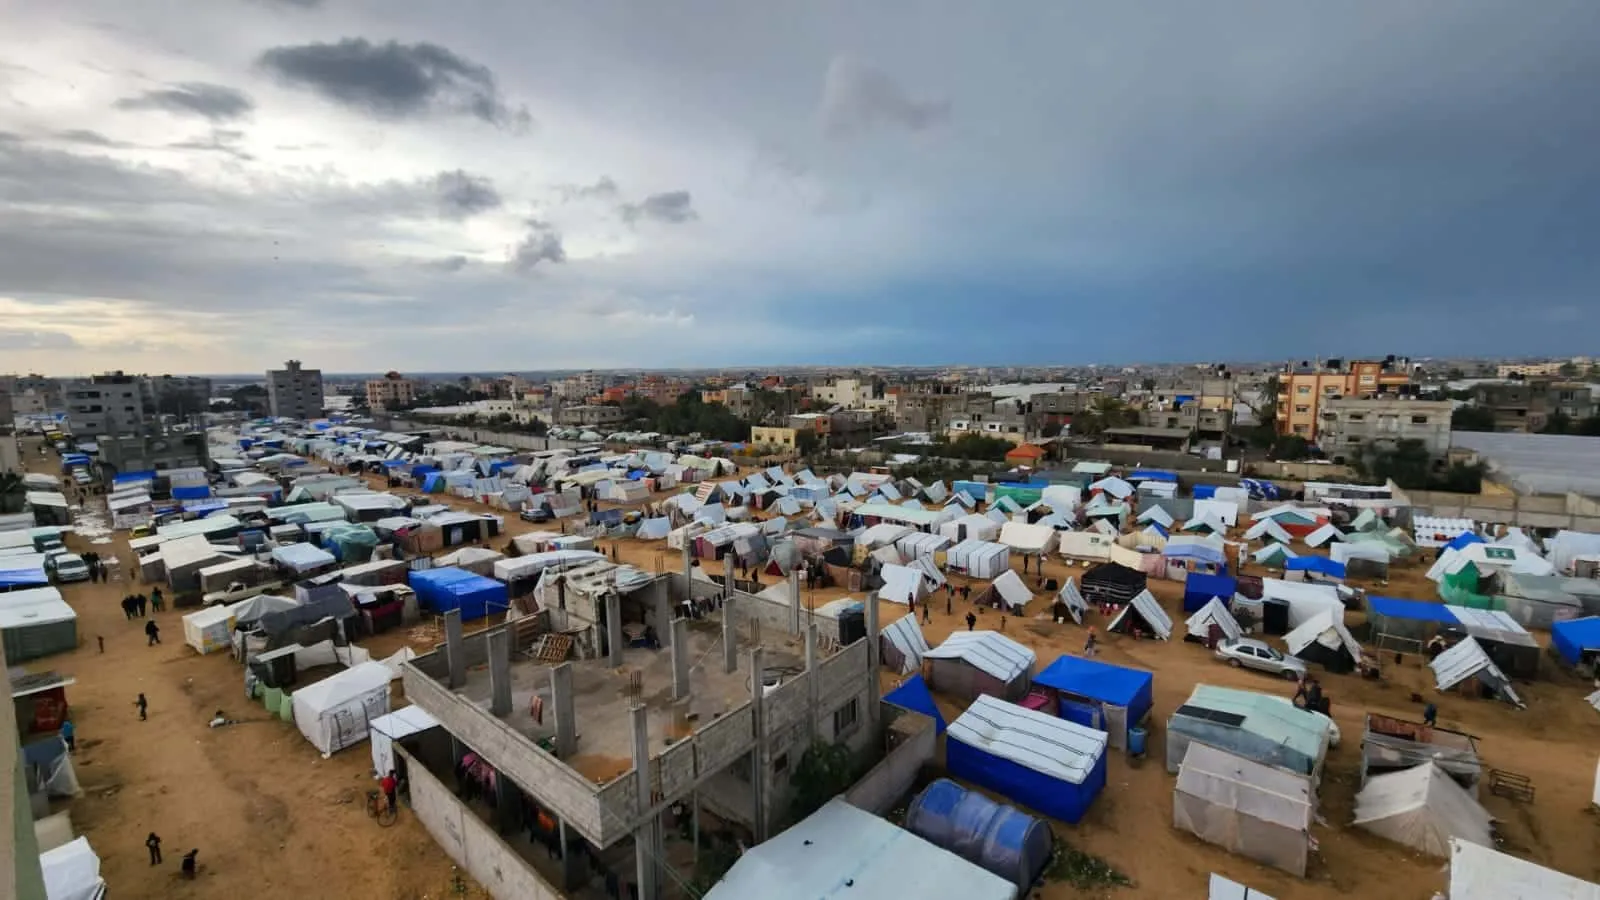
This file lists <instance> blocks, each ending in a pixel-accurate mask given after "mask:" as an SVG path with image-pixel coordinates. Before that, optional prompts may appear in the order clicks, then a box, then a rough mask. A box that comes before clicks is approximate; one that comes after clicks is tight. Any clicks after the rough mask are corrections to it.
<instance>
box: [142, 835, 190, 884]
mask: <svg viewBox="0 0 1600 900" xmlns="http://www.w3.org/2000/svg"><path fill="white" fill-rule="evenodd" d="M144 846H145V849H146V850H149V851H150V865H152V866H159V865H161V836H160V835H158V834H156V833H155V832H154V831H152V832H150V836H149V837H147V838H145V839H144ZM199 855H200V850H199V849H198V848H196V849H194V850H190V851H189V852H188V853H185V854H184V855H183V861H182V862H180V863H179V864H178V871H180V872H182V873H183V877H185V878H193V877H194V870H195V857H197V856H199Z"/></svg>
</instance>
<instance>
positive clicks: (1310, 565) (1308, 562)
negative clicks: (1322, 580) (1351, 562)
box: [1283, 556, 1344, 578]
mask: <svg viewBox="0 0 1600 900" xmlns="http://www.w3.org/2000/svg"><path fill="white" fill-rule="evenodd" d="M1283 567H1284V569H1285V570H1286V571H1289V572H1316V573H1317V574H1319V575H1330V576H1332V577H1334V578H1343V577H1344V563H1342V562H1334V561H1333V560H1331V559H1329V558H1327V557H1326V556H1297V557H1295V558H1294V559H1291V560H1289V561H1288V562H1286V563H1284V564H1283Z"/></svg>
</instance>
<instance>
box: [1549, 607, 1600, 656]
mask: <svg viewBox="0 0 1600 900" xmlns="http://www.w3.org/2000/svg"><path fill="white" fill-rule="evenodd" d="M1550 645H1551V646H1552V647H1555V648H1556V652H1557V653H1560V654H1561V658H1562V659H1564V660H1566V661H1567V662H1568V663H1570V664H1572V665H1577V664H1578V663H1580V662H1582V661H1583V654H1584V651H1586V650H1600V616H1587V617H1585V618H1582V619H1568V620H1567V621H1565V622H1556V623H1554V624H1552V625H1551V626H1550Z"/></svg>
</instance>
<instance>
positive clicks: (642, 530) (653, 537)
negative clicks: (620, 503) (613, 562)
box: [634, 510, 798, 541]
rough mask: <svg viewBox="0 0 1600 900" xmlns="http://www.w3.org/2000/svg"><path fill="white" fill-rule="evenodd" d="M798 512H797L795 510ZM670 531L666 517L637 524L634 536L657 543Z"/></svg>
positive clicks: (668, 520)
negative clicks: (637, 528) (637, 529)
mask: <svg viewBox="0 0 1600 900" xmlns="http://www.w3.org/2000/svg"><path fill="white" fill-rule="evenodd" d="M796 512H798V510H796ZM671 531H672V520H671V519H669V518H667V517H666V516H661V517H659V518H655V519H645V520H644V521H643V522H640V523H639V531H638V532H637V533H636V534H635V535H634V537H637V538H638V539H639V540H641V541H659V540H661V539H662V538H664V537H666V536H667V535H668V534H669V533H671Z"/></svg>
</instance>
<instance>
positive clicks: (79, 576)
mask: <svg viewBox="0 0 1600 900" xmlns="http://www.w3.org/2000/svg"><path fill="white" fill-rule="evenodd" d="M47 561H48V562H49V564H50V569H51V572H52V573H53V574H54V575H55V577H56V581H57V582H59V583H61V584H67V583H69V582H74V581H88V580H89V564H88V563H86V562H84V561H83V557H81V556H79V555H78V554H76V553H58V554H56V555H55V556H52V557H50V558H49V559H48V560H47Z"/></svg>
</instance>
